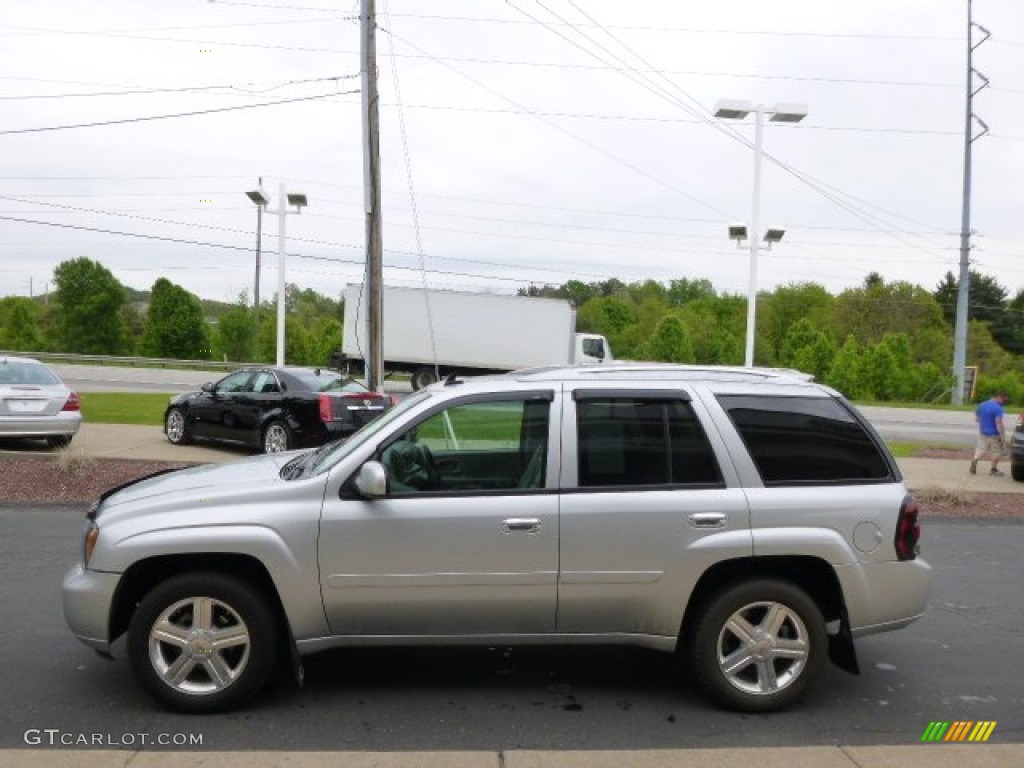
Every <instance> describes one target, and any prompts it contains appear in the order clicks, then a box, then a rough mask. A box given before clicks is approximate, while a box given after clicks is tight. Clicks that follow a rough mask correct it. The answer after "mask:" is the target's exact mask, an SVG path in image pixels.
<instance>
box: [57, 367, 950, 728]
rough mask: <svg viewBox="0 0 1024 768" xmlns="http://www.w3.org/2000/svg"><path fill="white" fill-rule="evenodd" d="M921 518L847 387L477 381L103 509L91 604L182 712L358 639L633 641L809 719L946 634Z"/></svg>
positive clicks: (72, 587) (100, 505) (597, 371)
mask: <svg viewBox="0 0 1024 768" xmlns="http://www.w3.org/2000/svg"><path fill="white" fill-rule="evenodd" d="M917 516H918V510H917V505H916V504H915V502H914V500H913V499H912V498H911V497H910V496H909V495H908V494H907V490H906V488H905V487H904V485H903V482H902V479H901V477H900V472H899V469H898V468H897V466H896V464H895V462H894V461H893V459H892V457H891V455H890V454H889V453H888V451H887V450H886V448H885V446H884V445H883V443H882V441H881V440H880V439H879V437H878V436H877V435H876V434H875V432H874V431H873V430H872V429H871V427H870V426H868V424H866V423H865V421H864V419H863V418H862V417H861V416H860V415H859V414H858V413H857V411H856V410H854V408H853V407H851V406H850V404H849V403H847V402H846V401H845V400H844V399H843V398H842V397H841V396H840V395H839V394H838V393H836V392H834V391H832V390H830V389H827V388H826V387H823V386H820V385H818V384H814V383H812V382H809V381H807V380H806V377H801V376H799V375H791V374H787V373H786V372H778V371H768V370H758V369H721V368H718V369H712V368H705V369H700V368H688V367H677V366H663V365H619V366H613V367H609V366H602V367H597V368H558V369H554V368H552V369H537V370H530V371H520V372H517V373H513V374H509V375H507V376H502V377H494V378H480V379H474V380H466V381H460V380H454V379H449V380H448V381H447V382H444V383H441V384H437V385H434V386H432V387H430V388H428V389H425V390H421V391H420V392H418V393H416V394H414V395H412V396H411V397H409V398H408V399H406V400H405V401H404V402H402V403H401V404H400V405H399V406H398V407H396V408H393V409H392V410H391V411H389V412H388V413H386V414H385V415H384V416H382V417H381V418H380V419H378V420H377V421H374V422H372V423H370V424H369V425H367V426H365V427H363V429H362V430H360V431H359V432H357V433H356V434H355V435H354V436H353V437H352V438H350V439H349V440H348V441H347V442H344V443H341V444H337V443H335V444H329V445H327V446H324V447H322V448H320V449H318V450H316V451H312V452H305V453H290V454H277V455H270V456H258V457H253V458H251V459H244V460H241V461H236V462H233V463H230V464H225V465H220V466H200V467H194V468H191V469H185V470H179V471H176V472H172V473H168V474H162V475H160V476H156V477H150V478H148V479H144V480H142V481H138V482H135V483H133V484H130V485H128V486H125V487H122V488H119V489H115V490H113V491H111V492H109V493H107V494H105V495H104V496H103V497H102V498H101V499H100V500H99V501H98V502H97V503H96V504H95V505H94V506H93V507H92V509H91V510H90V512H89V515H88V524H87V528H86V532H85V539H84V546H83V555H82V561H81V562H80V563H78V564H77V565H75V566H74V567H73V568H72V569H71V571H70V572H69V573H68V575H67V577H66V578H65V581H64V611H65V615H66V617H67V621H68V624H69V625H70V627H71V630H72V631H73V632H74V633H75V635H77V636H78V637H79V639H81V640H82V641H83V642H84V643H85V644H86V645H88V646H91V647H92V648H94V649H96V650H97V651H99V652H100V653H101V654H103V655H108V656H109V655H110V653H111V644H112V642H113V641H114V640H115V639H116V638H118V637H119V636H120V635H122V634H125V633H127V655H128V657H129V660H130V662H131V664H132V666H133V668H134V671H135V673H136V675H137V676H138V678H139V680H140V681H141V683H142V684H143V685H144V686H145V687H146V688H147V689H148V690H149V691H150V693H152V694H153V695H154V696H155V697H156V698H157V699H159V700H160V701H161V702H163V703H164V704H166V705H168V706H170V707H173V708H175V709H179V710H186V711H212V710H219V709H224V708H227V707H231V706H235V705H238V704H239V703H241V702H243V701H245V700H247V699H249V698H250V697H252V696H253V695H254V694H255V693H257V691H259V690H260V688H261V687H262V686H263V684H264V682H265V681H266V680H267V677H268V675H269V674H270V672H271V670H272V668H273V667H274V665H275V664H276V663H277V662H278V661H279V660H280V657H281V656H282V655H284V656H288V655H289V652H290V655H291V656H292V657H293V658H294V659H295V660H296V669H297V670H299V671H301V666H300V665H299V664H298V660H299V659H300V658H301V656H302V655H305V654H309V653H314V652H316V651H321V650H323V649H326V648H333V647H336V646H345V645H367V644H378V645H399V644H409V645H411V644H487V645H494V644H508V645H512V644H517V643H574V644H592V643H629V644H633V645H639V646H643V647H646V648H652V649H655V650H659V651H666V652H678V654H679V656H680V657H681V658H682V659H683V660H684V661H685V662H686V663H687V664H688V665H689V667H690V669H691V670H692V673H693V677H694V679H695V680H696V681H697V682H698V683H699V684H700V685H701V686H702V687H703V688H704V689H705V690H706V691H707V692H708V693H709V694H710V695H711V697H713V699H715V700H716V701H717V702H719V703H720V704H723V705H725V706H728V707H731V708H735V709H740V710H746V711H759V712H763V711H769V710H777V709H780V708H782V707H785V706H787V705H789V704H791V703H793V702H794V701H795V700H796V699H798V698H799V697H800V695H801V694H802V693H803V692H804V691H805V689H806V688H807V686H808V685H809V684H810V683H811V681H812V680H813V678H814V677H815V676H816V675H817V674H818V673H819V672H820V671H821V669H822V667H823V665H824V664H825V660H826V656H828V657H829V658H831V660H832V661H833V662H835V663H836V664H838V665H839V666H841V667H843V668H844V669H847V670H849V671H851V672H856V670H857V661H856V656H855V653H854V647H853V638H854V637H856V636H860V635H866V634H870V633H873V632H881V631H885V630H890V629H897V628H899V627H903V626H905V625H906V624H909V623H910V622H912V621H914V620H915V619H917V618H918V617H920V616H921V614H922V612H923V611H924V608H925V603H926V600H927V593H928V585H929V579H930V571H931V569H930V567H929V566H928V565H927V563H925V562H924V561H923V560H921V559H919V558H918V557H917V549H918V537H919V534H920V531H919V528H918V520H917Z"/></svg>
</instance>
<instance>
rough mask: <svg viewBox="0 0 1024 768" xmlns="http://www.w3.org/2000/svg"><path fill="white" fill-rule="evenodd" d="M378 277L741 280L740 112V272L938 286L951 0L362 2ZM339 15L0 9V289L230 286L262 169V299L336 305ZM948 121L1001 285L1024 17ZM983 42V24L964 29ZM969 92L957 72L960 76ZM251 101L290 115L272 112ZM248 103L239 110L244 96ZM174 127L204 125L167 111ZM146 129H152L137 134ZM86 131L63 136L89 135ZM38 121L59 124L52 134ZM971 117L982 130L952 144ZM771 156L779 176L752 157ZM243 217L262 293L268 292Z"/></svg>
mask: <svg viewBox="0 0 1024 768" xmlns="http://www.w3.org/2000/svg"><path fill="white" fill-rule="evenodd" d="M377 12H378V23H379V26H380V27H381V29H380V30H379V32H378V37H377V45H378V68H379V87H380V94H381V109H380V112H381V147H382V151H381V154H382V167H383V189H384V194H383V216H384V219H383V221H384V249H385V265H386V269H385V280H386V282H388V283H390V284H395V285H421V284H422V282H423V280H424V276H423V274H424V273H422V272H421V271H420V264H421V263H422V264H423V266H424V267H425V269H426V273H425V274H426V280H427V282H428V284H429V285H431V286H434V287H438V288H469V289H472V290H491V291H502V292H512V291H514V290H515V289H516V288H517V287H519V286H522V285H526V284H528V283H538V284H540V283H545V282H548V283H562V282H564V281H566V280H569V279H573V278H576V279H581V280H584V281H587V282H590V281H596V280H603V279H607V278H610V277H618V278H620V279H622V280H626V281H630V280H641V279H646V278H654V279H658V280H669V279H672V278H678V277H687V278H694V279H696V278H707V279H709V280H711V281H712V283H713V284H714V285H715V287H716V288H717V289H718V290H720V291H727V292H734V293H745V292H746V287H747V280H748V274H749V269H748V266H749V263H748V254H749V251H747V250H745V249H744V250H737V248H736V246H735V244H734V243H732V242H730V241H729V240H728V239H727V225H729V224H730V223H747V222H749V220H750V218H751V208H752V189H753V182H752V176H753V152H752V150H751V148H750V144H751V142H752V140H753V135H754V131H753V119H752V117H751V118H748V119H747V120H746V121H744V122H735V121H734V122H731V123H723V122H722V121H716V120H714V119H712V118H711V117H710V114H711V111H712V109H713V106H714V104H715V103H716V101H717V100H718V99H720V98H735V99H748V100H751V101H753V102H755V103H760V104H764V105H766V106H768V107H771V106H773V105H775V104H777V103H803V104H806V105H807V108H808V117H807V118H806V119H805V120H804V121H803V122H801V123H799V124H797V125H780V124H773V123H767V124H766V128H765V132H764V147H765V151H766V153H767V154H768V155H769V156H770V157H769V158H766V161H765V163H764V172H763V198H762V199H763V203H762V225H763V226H764V227H769V226H771V227H778V228H782V229H785V230H786V235H785V239H784V241H783V242H782V243H781V244H780V245H778V246H776V247H775V248H774V249H773V250H772V251H771V252H770V253H769V252H765V253H762V254H761V257H760V259H759V278H758V283H759V286H760V287H762V288H765V289H770V288H773V287H775V286H777V285H782V284H786V283H792V282H802V281H815V282H819V283H822V284H823V285H825V286H826V287H827V288H828V289H829V290H831V291H833V292H838V291H840V290H842V289H843V288H846V287H851V286H855V285H858V284H860V283H861V282H862V281H863V279H864V277H865V275H867V274H868V273H869V272H871V271H877V272H879V273H881V274H882V275H883V276H884V277H885V278H887V279H892V280H897V279H899V280H909V281H912V282H915V283H918V284H920V285H923V286H926V287H927V288H929V289H932V288H934V286H935V285H936V284H937V283H938V281H939V280H940V279H941V278H942V276H943V275H944V274H945V273H946V272H947V271H949V270H953V271H954V272H956V270H957V264H958V260H959V230H960V211H961V198H962V178H963V132H964V106H965V67H966V42H965V39H966V16H967V10H966V0H859V1H858V2H843V3H839V2H829V1H827V0H826V1H825V2H822V0H813V1H811V0H806V1H805V0H777V1H776V2H766V1H765V0H749V1H748V0H715V1H714V2H693V1H692V0H630V2H622V1H621V0H618V1H617V2H610V1H606V0H595V1H592V0H575V1H572V0H543V2H537V0H511V1H510V2H497V1H496V0H495V1H490V0H475V1H471V0H462V1H460V0H430V2H426V0H418V1H417V0H378V2H377ZM358 13H359V3H358V2H352V1H351V0H347V1H345V2H340V3H337V4H334V5H332V4H330V3H329V2H326V0H324V2H320V1H319V0H310V2H309V4H307V3H306V2H305V0H266V2H264V1H263V0H252V2H219V1H218V2H208V1H207V0H175V2H171V3H169V2H156V1H155V0H145V1H143V2H139V1H138V0H136V1H135V2H125V1H123V0H46V1H41V0H4V2H3V3H2V4H0V35H2V40H3V51H4V55H3V56H2V57H0V100H2V105H0V109H2V111H0V114H2V115H3V119H2V120H0V296H8V295H28V293H29V291H30V286H31V290H32V291H33V292H34V293H36V294H39V293H42V292H43V291H44V290H45V289H46V286H47V283H51V282H52V278H53V269H54V267H55V266H56V265H57V264H58V263H60V262H61V261H63V260H66V259H71V258H74V257H78V256H88V257H90V258H93V259H96V260H98V261H100V262H102V263H103V264H105V265H106V266H107V267H108V268H110V269H111V270H112V271H113V272H114V274H115V275H116V276H117V277H118V278H119V279H120V280H121V281H122V282H123V283H125V284H127V285H129V286H132V287H135V288H144V289H147V288H149V287H150V286H151V285H152V283H153V282H154V281H155V280H156V279H157V278H158V277H161V276H163V277H167V278H168V279H170V280H172V281H174V282H176V283H179V284H181V285H184V286H185V287H186V288H188V289H189V290H191V291H193V292H195V293H197V294H199V295H201V296H203V297H205V298H211V299H219V300H224V301H233V300H235V299H236V298H237V296H238V294H239V293H240V292H241V291H243V290H248V291H249V292H250V294H251V292H252V289H253V272H254V266H255V245H256V209H255V207H254V206H253V205H252V204H251V203H250V202H249V201H248V199H247V198H246V197H245V194H244V193H245V191H246V190H248V189H252V188H254V187H255V186H256V182H257V177H259V176H262V177H263V184H264V188H265V189H266V190H267V192H268V193H269V194H270V196H271V198H272V201H273V205H276V204H277V196H278V185H279V184H280V183H282V182H284V183H287V185H288V190H289V191H292V192H303V193H305V194H306V195H307V196H308V199H309V206H308V208H307V209H306V210H304V211H303V213H302V214H301V216H288V217H287V219H286V221H287V234H288V241H287V251H288V253H289V258H288V259H287V275H288V281H289V282H295V283H298V284H299V285H300V286H302V287H310V288H314V289H316V290H318V291H320V292H322V293H326V294H329V295H335V296H336V295H337V294H338V292H339V291H340V290H341V289H342V287H343V286H344V285H345V284H347V283H351V282H354V281H357V280H359V279H360V276H361V272H362V262H363V254H364V244H363V237H364V235H363V227H364V225H363V211H362V138H361V130H362V129H361V114H360V95H359V92H358V89H359V77H358V75H359V70H360V59H359V35H360V32H359V24H358V20H357V16H358ZM974 16H975V21H976V22H977V23H979V24H981V25H983V26H984V27H986V28H987V29H988V30H989V31H990V32H991V33H992V37H991V39H990V40H989V41H988V42H985V43H984V44H982V45H980V46H979V47H978V49H977V51H976V53H975V66H976V68H977V69H979V70H980V71H981V72H982V73H983V74H984V75H985V76H986V77H987V78H988V79H989V81H990V82H991V85H990V86H989V87H988V88H986V89H985V90H983V91H981V93H980V94H979V95H978V96H977V97H976V99H975V112H976V114H978V116H979V117H981V118H982V119H983V120H984V121H985V123H987V124H988V126H989V128H990V131H991V133H990V134H989V135H987V136H985V137H983V138H980V139H978V140H977V141H976V142H975V143H974V184H973V189H974V193H973V202H972V208H973V214H972V228H973V229H974V230H975V231H976V232H977V236H976V237H975V239H974V245H975V250H974V252H973V259H974V264H975V268H976V269H978V270H980V271H981V272H983V273H985V274H988V275H992V276H994V277H995V278H997V279H998V280H999V282H1000V283H1001V284H1002V285H1003V286H1005V287H1006V288H1007V289H1008V290H1009V291H1010V293H1011V295H1012V294H1014V293H1016V292H1017V291H1018V290H1021V289H1022V288H1024V181H1022V180H1024V2H1021V1H1020V0H977V1H976V2H975V3H974ZM979 37H980V33H979ZM978 84H980V81H978ZM271 102H286V103H278V104H272V105H269V104H270V103H271ZM254 105H263V106H254ZM183 113H204V114H192V115H190V116H180V115H182V114H183ZM154 118H158V119H154ZM96 123H102V124H101V125H91V126H87V127H69V126H83V125H85V124H96ZM51 129H54V130H51ZM979 130H980V129H979ZM772 159H774V160H775V161H777V162H773V161H772ZM277 230H278V219H277V217H276V216H266V217H264V227H263V251H264V261H263V267H264V268H263V279H262V281H261V285H262V287H261V293H262V294H263V297H264V298H269V297H271V296H272V294H273V291H274V290H275V286H276V279H277V278H276V270H277V259H276V253H277V249H278V238H277Z"/></svg>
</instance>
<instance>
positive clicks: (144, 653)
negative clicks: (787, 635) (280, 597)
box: [128, 573, 279, 712]
mask: <svg viewBox="0 0 1024 768" xmlns="http://www.w3.org/2000/svg"><path fill="white" fill-rule="evenodd" d="M203 601H206V602H205V603H204V602H203ZM204 605H205V606H207V607H208V610H206V609H203V608H202V606H204ZM197 612H200V615H202V614H203V613H205V614H206V617H205V618H201V619H199V620H198V621H197V620H196V618H195V615H196V613H197ZM275 615H276V613H275V611H274V609H273V607H272V606H271V605H270V603H269V601H268V600H267V599H266V598H265V597H263V596H262V595H261V594H260V593H259V592H258V591H257V590H256V589H255V588H253V587H252V585H250V584H248V583H246V582H244V581H242V580H240V579H236V578H234V577H232V576H227V575H225V574H221V573H191V574H182V575H179V576H174V577H172V578H170V579H168V580H167V581H164V582H162V583H161V584H159V585H157V586H156V587H154V588H153V589H152V590H151V591H150V592H149V593H148V594H147V595H146V596H145V597H144V598H143V599H142V602H141V603H140V604H139V607H138V609H137V610H136V611H135V615H134V616H132V620H131V624H130V625H129V627H128V658H129V661H130V662H131V665H132V669H133V670H134V671H135V675H136V677H137V678H138V679H139V682H140V683H141V684H142V685H143V687H144V688H146V690H147V691H149V693H150V694H152V695H153V697H154V698H156V699H157V700H158V701H159V702H161V703H162V704H164V705H165V706H167V707H170V708H171V709H175V710H177V711H180V712H217V711H223V710H226V709H230V708H232V707H235V706H237V705H239V704H241V703H243V702H245V701H247V700H248V699H250V698H252V697H253V696H254V695H255V694H256V693H257V692H258V691H259V690H260V689H261V688H262V687H263V685H264V684H265V683H266V681H267V678H268V677H269V676H270V673H271V672H272V671H273V669H274V664H275V662H276V659H277V653H278V647H279V628H278V626H277V622H276V621H275V619H274V616H275ZM158 625H162V626H163V627H165V628H166V629H167V630H169V631H167V632H165V634H164V636H163V638H161V637H159V636H154V635H155V632H154V629H155V627H156V626H158ZM207 625H209V626H207ZM197 632H198V633H199V634H196V633H197ZM229 633H230V634H231V635H232V637H233V638H234V639H235V640H238V641H239V642H237V643H235V644H232V645H228V646H226V647H224V648H221V649H219V650H218V649H217V648H215V647H212V645H211V643H214V642H216V641H217V639H218V634H220V635H221V640H222V641H223V640H226V639H227V635H228V634H229ZM174 634H177V635H178V636H179V637H180V638H181V640H180V642H172V641H170V640H168V639H166V638H168V637H172V636H173V635H174ZM178 668H180V669H181V672H182V675H181V678H180V679H168V678H174V674H175V670H176V669H178ZM215 673H217V674H220V675H221V678H220V679H218V678H217V676H216V674H215Z"/></svg>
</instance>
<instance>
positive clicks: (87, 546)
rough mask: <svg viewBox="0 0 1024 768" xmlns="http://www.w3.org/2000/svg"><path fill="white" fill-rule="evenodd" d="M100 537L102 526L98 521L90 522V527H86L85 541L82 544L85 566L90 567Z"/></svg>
mask: <svg viewBox="0 0 1024 768" xmlns="http://www.w3.org/2000/svg"><path fill="white" fill-rule="evenodd" d="M99 538H100V527H99V526H98V525H96V523H89V527H88V528H86V529H85V542H84V544H83V546H82V562H83V563H85V566H86V567H87V568H88V567H89V561H90V560H91V559H92V551H93V550H94V549H96V542H97V541H99Z"/></svg>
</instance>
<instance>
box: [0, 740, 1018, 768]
mask: <svg viewBox="0 0 1024 768" xmlns="http://www.w3.org/2000/svg"><path fill="white" fill-rule="evenodd" d="M0 755H2V757H3V762H4V765H7V766H9V767H10V768H125V767H126V766H128V765H129V764H130V765H131V767H132V768H190V767H192V766H195V767H196V768H200V767H201V768H208V767H209V766H213V765H216V766H217V768H326V767H327V766H330V767H331V768H338V767H341V768H623V767H624V766H629V768H748V766H751V765H756V766H758V768H793V766H800V765H805V766H814V768H924V767H925V766H929V768H963V767H964V766H971V768H1019V766H1021V765H1024V744H944V743H939V744H922V745H914V746H907V745H900V746H871V747H852V746H833V747H765V748H742V749H678V750H677V749H663V750H660V749H659V750H636V751H601V752H596V751H595V752H584V751H566V752H558V751H508V752H178V751H152V750H136V751H132V750H58V749H50V748H44V749H35V750H30V749H14V750H5V751H3V752H0Z"/></svg>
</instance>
